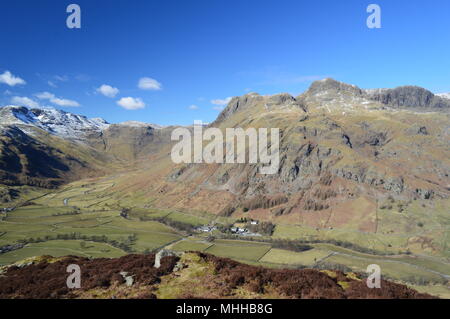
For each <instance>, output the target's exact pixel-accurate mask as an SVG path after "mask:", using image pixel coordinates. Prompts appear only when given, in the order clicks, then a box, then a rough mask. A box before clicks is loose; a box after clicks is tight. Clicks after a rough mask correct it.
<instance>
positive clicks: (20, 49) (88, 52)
mask: <svg viewBox="0 0 450 319" xmlns="http://www.w3.org/2000/svg"><path fill="white" fill-rule="evenodd" d="M71 3H76V4H79V5H80V7H81V11H82V12H81V19H82V21H81V23H82V25H81V29H68V28H67V26H66V18H67V16H68V15H69V14H68V13H66V7H67V6H68V5H69V4H71ZM370 3H376V4H379V5H380V7H381V9H382V28H381V29H368V28H367V26H366V19H367V17H368V15H369V14H368V13H366V8H367V6H368V5H369V4H370ZM449 17H450V1H448V0H432V1H425V0H422V1H419V0H395V1H392V0H389V1H381V0H371V1H360V0H346V1H336V0H329V1H326V0H315V1H301V0H292V1H287V0H286V1H285V0H278V1H275V0H270V1H269V0H239V1H238V0H185V1H180V0H146V1H144V0H142V1H138V0H128V1H125V0H108V1H104V0H95V1H94V0H71V1H64V0H28V1H25V0H3V1H1V2H0V21H1V22H0V23H1V28H0V39H1V40H0V41H1V44H2V45H1V48H0V75H1V76H0V82H2V83H0V105H5V104H10V103H11V100H12V99H14V98H16V100H15V101H24V99H23V98H25V97H26V98H28V99H30V100H32V101H34V103H37V104H39V105H53V106H56V107H58V108H61V109H64V110H66V111H70V112H75V113H79V114H84V115H87V116H89V117H103V118H105V119H106V120H107V121H109V122H112V123H115V122H121V121H126V120H137V121H145V122H151V123H158V124H163V125H168V124H191V123H192V122H193V120H195V119H199V120H203V121H205V122H209V121H213V120H214V119H215V117H216V116H217V115H218V113H219V110H217V109H218V108H220V106H218V105H215V104H214V103H213V102H212V101H214V102H215V103H216V104H218V103H219V102H220V100H225V99H226V98H228V97H230V96H236V95H242V94H245V93H247V92H249V91H253V92H258V93H260V94H274V93H280V92H289V93H291V94H294V95H297V94H299V93H301V92H303V91H304V90H305V89H307V87H308V86H309V85H310V84H311V81H313V80H315V79H320V78H324V77H333V78H336V79H337V80H340V81H344V82H348V83H352V84H356V85H358V86H360V87H363V88H374V87H395V86H399V85H404V84H415V85H419V86H423V87H426V88H428V89H430V90H432V91H434V92H450V77H449V74H450V59H449V53H450V18H449ZM6 71H9V72H10V74H9V73H5V72H6ZM141 78H150V79H154V80H156V81H157V82H151V81H150V82H149V80H147V84H149V85H147V86H146V88H147V89H142V88H139V85H138V82H139V80H140V79H141ZM2 79H3V80H2ZM20 79H22V80H24V81H25V82H26V83H19V82H20ZM8 83H9V84H8ZM12 84H14V85H12ZM103 84H105V85H109V86H111V87H113V88H117V89H118V90H119V92H118V93H117V94H116V95H115V96H114V97H107V96H104V95H102V94H101V93H99V92H98V91H97V89H98V88H99V87H100V86H101V85H103ZM144 88H145V86H144ZM148 88H153V89H148ZM110 91H111V90H110ZM43 92H47V93H46V94H42V93H43ZM105 92H106V93H108V92H109V91H107V90H106V91H105ZM39 93H41V94H40V95H39ZM48 93H50V94H48ZM109 93H110V94H109V95H110V96H113V95H114V93H115V92H114V91H112V92H109ZM38 96H39V97H40V98H38ZM17 98H19V99H17ZM129 98H132V99H129ZM121 99H123V100H122V103H121V104H122V105H128V106H130V105H133V104H134V106H137V107H142V106H143V104H145V107H144V108H139V109H136V110H127V109H125V108H123V107H121V106H119V105H118V104H117V102H118V101H119V100H121ZM138 99H139V100H138ZM217 100H219V101H217ZM26 101H28V100H26ZM28 102H29V101H28ZM30 103H32V102H30ZM76 104H78V106H75V105H76ZM192 105H195V106H196V108H195V107H190V106H192Z"/></svg>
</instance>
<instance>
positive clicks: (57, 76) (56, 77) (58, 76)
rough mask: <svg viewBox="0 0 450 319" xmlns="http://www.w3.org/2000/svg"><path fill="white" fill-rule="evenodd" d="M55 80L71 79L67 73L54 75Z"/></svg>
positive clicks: (64, 80)
mask: <svg viewBox="0 0 450 319" xmlns="http://www.w3.org/2000/svg"><path fill="white" fill-rule="evenodd" d="M54 78H55V80H57V81H60V82H67V81H69V77H68V76H67V75H63V76H61V75H55V76H54Z"/></svg>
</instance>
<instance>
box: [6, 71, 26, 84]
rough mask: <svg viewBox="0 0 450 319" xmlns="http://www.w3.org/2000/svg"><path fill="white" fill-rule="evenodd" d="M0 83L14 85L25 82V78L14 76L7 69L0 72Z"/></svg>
mask: <svg viewBox="0 0 450 319" xmlns="http://www.w3.org/2000/svg"><path fill="white" fill-rule="evenodd" d="M0 83H5V84H8V85H9V86H15V85H17V84H26V82H25V80H23V79H21V78H19V77H17V76H14V75H13V74H11V72H9V71H5V72H3V73H2V74H0Z"/></svg>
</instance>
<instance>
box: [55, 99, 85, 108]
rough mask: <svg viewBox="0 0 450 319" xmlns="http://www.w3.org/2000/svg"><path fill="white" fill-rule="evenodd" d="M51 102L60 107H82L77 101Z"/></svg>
mask: <svg viewBox="0 0 450 319" xmlns="http://www.w3.org/2000/svg"><path fill="white" fill-rule="evenodd" d="M50 102H52V103H53V104H56V105H59V106H71V107H77V106H80V103H78V102H77V101H73V100H68V99H60V98H53V99H51V100H50Z"/></svg>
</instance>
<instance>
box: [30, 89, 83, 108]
mask: <svg viewBox="0 0 450 319" xmlns="http://www.w3.org/2000/svg"><path fill="white" fill-rule="evenodd" d="M36 97H37V98H38V99H40V100H49V101H50V102H51V103H53V104H56V105H59V106H68V107H76V106H80V103H78V102H77V101H73V100H68V99H62V98H58V97H56V96H55V95H54V94H53V93H49V92H42V93H38V94H36Z"/></svg>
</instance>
